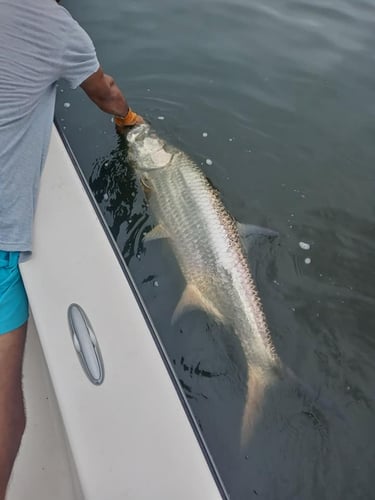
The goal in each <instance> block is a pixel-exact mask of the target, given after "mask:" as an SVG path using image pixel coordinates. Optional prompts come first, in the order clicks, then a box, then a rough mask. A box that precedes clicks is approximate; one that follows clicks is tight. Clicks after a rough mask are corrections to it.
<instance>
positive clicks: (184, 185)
mask: <svg viewBox="0 0 375 500" xmlns="http://www.w3.org/2000/svg"><path fill="white" fill-rule="evenodd" d="M128 144H129V162H130V164H131V165H132V166H133V167H134V168H135V169H136V171H137V173H138V175H139V176H140V179H141V183H142V185H143V186H144V188H145V191H146V192H147V193H148V200H149V205H150V209H151V212H152V213H153V215H154V217H155V219H156V221H157V225H156V226H155V228H154V229H152V230H151V232H150V233H149V234H148V235H147V236H146V239H149V240H151V239H156V238H168V239H169V241H170V244H171V246H172V248H173V251H174V253H175V256H176V259H177V261H178V264H179V266H180V269H181V271H182V274H183V276H184V278H185V280H186V288H185V291H184V292H183V295H182V297H181V300H180V302H179V303H178V305H177V307H176V311H175V314H174V319H176V318H177V317H178V316H179V315H180V314H182V313H183V312H184V311H186V310H189V309H192V308H194V307H200V308H201V309H203V310H205V311H207V312H208V313H209V314H211V315H212V316H214V317H215V318H216V319H217V320H218V321H220V322H221V323H223V324H224V325H228V326H229V327H230V328H231V329H232V331H233V332H234V333H235V334H236V335H237V337H238V339H239V342H240V345H241V348H242V350H243V354H244V356H245V358H246V363H247V369H248V382H247V400H246V406H245V410H244V415H243V425H242V442H245V441H246V440H247V439H248V437H249V435H250V433H251V430H252V427H253V425H254V423H255V421H256V418H257V416H259V413H260V408H261V403H262V399H263V394H264V391H265V389H266V387H267V386H268V385H269V384H271V383H272V381H273V379H274V376H275V369H277V367H278V366H279V361H278V358H277V356H276V354H275V351H274V348H273V346H272V342H271V339H270V335H269V331H268V327H267V323H266V319H265V316H264V313H263V310H262V306H261V302H260V299H259V296H258V293H257V290H256V287H255V284H254V281H253V278H252V276H251V272H250V269H249V265H248V261H247V257H246V253H245V251H244V247H243V244H242V241H241V238H240V235H239V231H238V227H237V223H236V221H235V220H234V219H233V218H232V217H231V216H230V214H229V213H228V212H227V211H226V209H225V207H224V205H223V203H222V202H221V200H220V198H219V195H218V193H217V192H216V190H215V189H213V187H212V186H211V185H210V183H209V182H208V180H207V179H206V177H205V176H204V174H203V173H202V171H201V170H200V169H199V167H198V166H197V165H196V164H195V163H194V162H193V161H192V160H191V159H190V158H189V156H188V155H186V154H185V153H184V152H182V151H180V150H178V149H177V148H174V147H172V146H170V145H168V144H167V143H166V142H164V141H163V140H162V139H160V138H159V137H158V136H157V135H156V134H155V133H154V132H152V130H151V129H150V127H149V126H148V125H140V126H138V127H135V128H134V129H132V130H131V131H130V132H129V134H128Z"/></svg>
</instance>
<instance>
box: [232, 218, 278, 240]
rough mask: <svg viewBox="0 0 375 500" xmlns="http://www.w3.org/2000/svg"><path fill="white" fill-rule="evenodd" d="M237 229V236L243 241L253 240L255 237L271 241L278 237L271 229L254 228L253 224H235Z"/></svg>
mask: <svg viewBox="0 0 375 500" xmlns="http://www.w3.org/2000/svg"><path fill="white" fill-rule="evenodd" d="M237 229H238V232H239V235H240V236H241V237H242V238H244V239H247V238H254V237H257V236H260V237H264V238H270V239H273V238H277V237H278V236H279V233H278V232H277V231H274V230H273V229H268V228H267V227H260V226H254V225H253V224H242V223H241V222H237Z"/></svg>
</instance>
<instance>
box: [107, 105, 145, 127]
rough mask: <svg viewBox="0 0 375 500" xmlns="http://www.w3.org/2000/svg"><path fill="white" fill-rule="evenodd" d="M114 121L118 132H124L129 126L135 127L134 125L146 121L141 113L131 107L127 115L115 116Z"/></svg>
mask: <svg viewBox="0 0 375 500" xmlns="http://www.w3.org/2000/svg"><path fill="white" fill-rule="evenodd" d="M114 122H115V125H116V130H117V131H118V132H124V131H126V130H127V129H128V127H133V126H134V125H140V124H141V123H145V121H144V119H143V118H142V116H141V115H138V114H137V113H135V112H134V111H132V110H131V109H130V108H129V111H128V113H127V115H126V116H115V118H114Z"/></svg>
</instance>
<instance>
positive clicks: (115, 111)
mask: <svg viewBox="0 0 375 500" xmlns="http://www.w3.org/2000/svg"><path fill="white" fill-rule="evenodd" d="M104 79H105V81H106V85H107V89H108V90H107V92H103V94H102V95H98V96H96V97H95V98H92V100H93V101H94V102H95V104H96V105H97V106H98V107H99V108H100V109H101V110H102V111H105V112H106V113H110V114H112V115H118V116H125V115H126V114H127V112H128V111H129V105H128V102H127V100H126V97H125V96H124V95H123V93H122V92H121V90H120V89H119V88H118V86H117V84H116V82H115V81H114V79H113V78H112V77H111V76H109V75H104Z"/></svg>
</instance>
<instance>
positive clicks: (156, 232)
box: [144, 224, 169, 242]
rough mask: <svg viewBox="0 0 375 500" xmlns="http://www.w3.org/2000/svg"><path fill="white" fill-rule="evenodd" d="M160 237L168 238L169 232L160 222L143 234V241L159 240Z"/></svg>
mask: <svg viewBox="0 0 375 500" xmlns="http://www.w3.org/2000/svg"><path fill="white" fill-rule="evenodd" d="M162 238H169V234H168V232H167V230H166V229H165V228H164V227H163V226H162V225H161V224H158V225H157V226H155V227H154V228H153V229H151V231H149V232H148V233H147V234H145V236H144V241H145V242H148V241H153V240H160V239H162Z"/></svg>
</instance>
